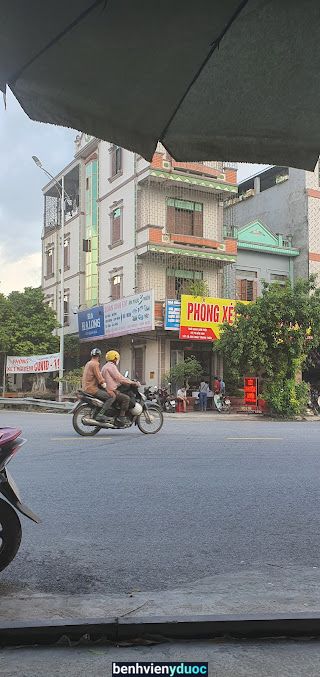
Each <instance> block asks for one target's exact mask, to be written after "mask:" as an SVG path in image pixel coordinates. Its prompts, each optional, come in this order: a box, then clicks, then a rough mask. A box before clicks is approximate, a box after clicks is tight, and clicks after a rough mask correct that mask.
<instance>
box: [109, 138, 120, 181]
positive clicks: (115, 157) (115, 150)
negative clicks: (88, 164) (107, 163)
mask: <svg viewBox="0 0 320 677" xmlns="http://www.w3.org/2000/svg"><path fill="white" fill-rule="evenodd" d="M121 171H122V148H121V147H120V146H115V145H113V146H112V148H111V177H113V176H117V174H120V172H121Z"/></svg>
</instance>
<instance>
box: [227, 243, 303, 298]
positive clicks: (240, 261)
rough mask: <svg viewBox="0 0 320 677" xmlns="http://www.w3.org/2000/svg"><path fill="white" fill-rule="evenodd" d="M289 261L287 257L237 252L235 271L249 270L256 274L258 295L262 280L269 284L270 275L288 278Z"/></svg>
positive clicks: (244, 251)
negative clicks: (286, 276)
mask: <svg viewBox="0 0 320 677" xmlns="http://www.w3.org/2000/svg"><path fill="white" fill-rule="evenodd" d="M289 262H290V259H289V257H288V256H278V255H275V254H266V253H263V252H251V251H246V250H243V249H239V250H238V256H237V263H236V270H248V271H249V270H251V271H256V272H257V280H258V294H261V290H262V280H265V281H266V282H271V274H272V273H273V274H278V275H288V277H289V276H290V263H289Z"/></svg>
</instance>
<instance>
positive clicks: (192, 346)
mask: <svg viewBox="0 0 320 677" xmlns="http://www.w3.org/2000/svg"><path fill="white" fill-rule="evenodd" d="M192 356H193V357H195V358H196V359H197V360H198V362H200V364H201V366H202V369H203V374H202V377H203V378H204V379H206V380H207V381H208V382H209V385H210V387H211V386H212V383H213V377H214V376H215V375H217V376H222V365H221V360H220V356H219V353H214V352H213V350H212V343H211V342H210V341H171V345H170V366H171V367H174V366H175V365H176V364H178V363H179V362H183V361H184V360H185V359H186V357H192ZM198 385H199V384H197V383H194V384H192V386H198ZM190 386H191V383H190Z"/></svg>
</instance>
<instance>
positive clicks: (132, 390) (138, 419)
mask: <svg viewBox="0 0 320 677" xmlns="http://www.w3.org/2000/svg"><path fill="white" fill-rule="evenodd" d="M118 390H119V391H120V392H121V393H125V394H126V395H129V397H130V408H129V411H128V412H127V414H126V423H125V425H121V424H119V423H118V421H117V418H118V416H119V413H120V406H119V403H118V402H117V400H115V401H114V402H112V404H111V406H110V408H109V409H107V411H106V412H104V415H105V416H106V419H107V420H106V422H105V423H101V422H100V421H97V420H96V416H97V415H98V413H99V412H100V410H101V407H102V406H103V404H104V402H103V401H102V400H99V398H98V397H95V396H94V395H89V393H85V392H84V391H83V390H79V392H78V397H79V401H78V403H77V404H76V406H75V408H74V410H73V417H72V423H73V427H74V429H75V431H76V432H77V433H78V434H79V435H83V436H84V437H92V436H93V435H96V434H97V433H98V432H99V430H101V428H107V429H113V430H118V429H120V430H123V429H124V428H130V427H131V426H132V425H137V426H138V428H139V430H141V432H142V433H144V434H145V435H150V434H155V433H157V432H159V430H160V429H161V428H162V425H163V413H162V411H161V408H160V407H159V405H158V404H157V403H156V402H154V401H149V400H147V398H146V396H145V395H143V394H142V393H140V392H139V390H138V388H137V387H134V386H133V385H121V386H119V388H118Z"/></svg>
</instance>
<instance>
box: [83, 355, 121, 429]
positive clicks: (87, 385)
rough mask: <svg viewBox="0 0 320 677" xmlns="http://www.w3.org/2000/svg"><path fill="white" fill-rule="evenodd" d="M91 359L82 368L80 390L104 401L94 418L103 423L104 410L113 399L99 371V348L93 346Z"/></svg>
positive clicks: (104, 419) (104, 418)
mask: <svg viewBox="0 0 320 677" xmlns="http://www.w3.org/2000/svg"><path fill="white" fill-rule="evenodd" d="M90 355H91V359H90V360H89V361H88V362H87V364H86V365H85V367H84V369H83V375H82V390H84V392H86V393H89V395H94V397H98V398H99V400H104V401H105V403H104V405H103V407H102V409H101V411H100V412H99V414H97V416H96V420H97V421H100V422H102V423H104V422H105V421H106V417H105V415H104V412H105V411H106V410H107V408H108V407H110V406H111V404H112V402H113V400H114V399H115V398H114V397H113V395H110V394H109V393H108V392H107V385H106V382H105V379H104V377H103V375H102V373H101V371H100V367H99V362H100V357H101V350H100V349H99V348H93V350H91V353H90Z"/></svg>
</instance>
